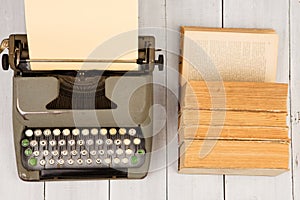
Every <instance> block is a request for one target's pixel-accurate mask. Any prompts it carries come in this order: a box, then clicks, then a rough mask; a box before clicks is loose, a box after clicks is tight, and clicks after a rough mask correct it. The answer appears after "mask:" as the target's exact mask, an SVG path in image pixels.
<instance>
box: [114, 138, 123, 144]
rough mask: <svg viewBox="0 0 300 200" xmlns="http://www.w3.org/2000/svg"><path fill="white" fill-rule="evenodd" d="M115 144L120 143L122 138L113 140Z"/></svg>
mask: <svg viewBox="0 0 300 200" xmlns="http://www.w3.org/2000/svg"><path fill="white" fill-rule="evenodd" d="M114 143H115V145H121V144H122V140H120V139H117V140H115V141H114Z"/></svg>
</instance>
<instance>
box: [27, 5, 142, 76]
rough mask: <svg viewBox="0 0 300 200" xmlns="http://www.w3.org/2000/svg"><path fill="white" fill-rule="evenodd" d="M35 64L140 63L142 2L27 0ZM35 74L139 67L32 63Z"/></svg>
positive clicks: (32, 56) (29, 36)
mask: <svg viewBox="0 0 300 200" xmlns="http://www.w3.org/2000/svg"><path fill="white" fill-rule="evenodd" d="M25 14H26V27H27V38H28V45H29V54H30V55H29V56H30V59H32V60H58V59H67V60H70V59H71V60H72V59H76V60H78V59H82V60H86V59H97V60H100V59H102V60H115V59H121V60H136V59H137V58H138V0H126V1H123V0H110V1H104V0H89V1H73V0H63V1H61V0H51V1H49V0H45V1H35V0H25ZM30 64H31V69H32V70H79V69H82V70H86V69H98V70H102V69H107V70H132V69H135V68H137V65H136V64H115V63H113V64H111V63H80V62H78V63H77V62H75V63H68V62H66V63H65V62H62V63H48V62H41V63H40V62H37V63H35V62H32V63H30Z"/></svg>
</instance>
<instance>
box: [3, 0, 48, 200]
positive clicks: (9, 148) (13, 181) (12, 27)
mask: <svg viewBox="0 0 300 200" xmlns="http://www.w3.org/2000/svg"><path fill="white" fill-rule="evenodd" d="M0 18H1V20H0V27H1V31H0V40H1V41H2V39H5V38H7V37H8V36H9V35H10V34H13V33H25V20H24V2H23V0H16V1H10V0H4V1H1V8H0ZM12 76H13V73H12V71H11V70H10V71H9V72H3V71H2V69H1V70H0V91H1V95H0V102H1V103H2V105H3V106H0V130H1V131H0V137H1V140H0V151H1V152H2V155H1V165H0V176H1V179H0V193H1V199H24V200H30V199H36V200H42V199H44V184H43V183H35V184H32V183H26V182H23V181H21V180H20V179H19V177H18V173H17V166H16V160H15V148H14V142H13V141H14V139H13V127H12V81H11V80H12ZM4 105H5V106H4Z"/></svg>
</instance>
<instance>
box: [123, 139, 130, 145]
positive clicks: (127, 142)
mask: <svg viewBox="0 0 300 200" xmlns="http://www.w3.org/2000/svg"><path fill="white" fill-rule="evenodd" d="M123 143H124V144H125V145H126V146H128V145H130V143H131V141H130V140H129V139H124V140H123Z"/></svg>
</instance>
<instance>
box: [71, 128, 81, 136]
mask: <svg viewBox="0 0 300 200" xmlns="http://www.w3.org/2000/svg"><path fill="white" fill-rule="evenodd" d="M72 134H73V135H74V136H78V135H79V134H80V130H79V129H78V128H76V129H73V130H72Z"/></svg>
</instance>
